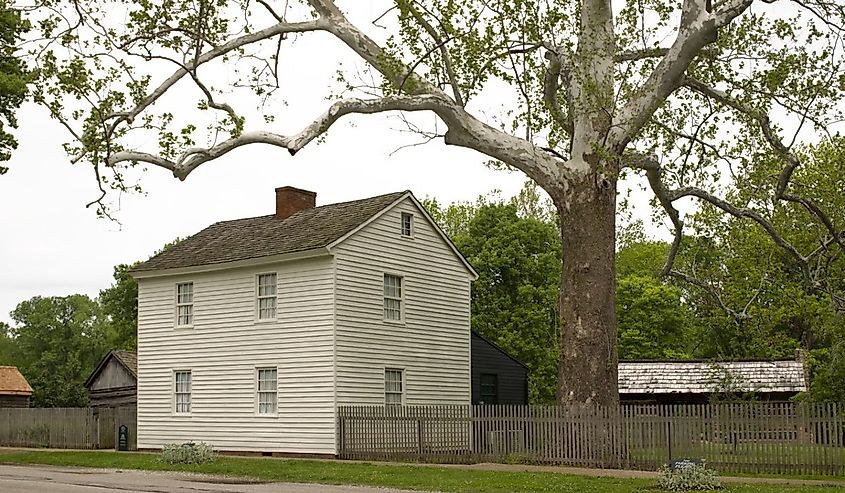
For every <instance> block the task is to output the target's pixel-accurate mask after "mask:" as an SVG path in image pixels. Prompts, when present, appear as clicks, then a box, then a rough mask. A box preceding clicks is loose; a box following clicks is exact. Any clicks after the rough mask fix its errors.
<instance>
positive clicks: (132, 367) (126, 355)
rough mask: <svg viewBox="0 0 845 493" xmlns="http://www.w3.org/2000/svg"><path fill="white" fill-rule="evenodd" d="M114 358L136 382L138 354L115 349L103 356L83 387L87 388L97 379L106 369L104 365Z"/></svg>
mask: <svg viewBox="0 0 845 493" xmlns="http://www.w3.org/2000/svg"><path fill="white" fill-rule="evenodd" d="M112 358H114V360H115V361H117V362H118V363H120V365H121V366H123V367H124V368H126V370H127V371H129V373H131V374H132V376H133V377H135V379H136V380H137V378H138V354H137V353H135V351H124V350H122V349H115V350H112V351H109V354H107V355H105V356H104V357H103V359H101V360H100V362H99V363H97V366H96V367H95V368H94V371H92V372H91V374H90V375H88V378H87V379H86V380H85V383H84V384H83V385H84V386H85V387H88V386H89V385H91V384H92V383H94V380H96V379H97V377H98V376H99V375H100V372H101V371H103V368H105V367H106V364H107V363H108V362H109V360H110V359H112Z"/></svg>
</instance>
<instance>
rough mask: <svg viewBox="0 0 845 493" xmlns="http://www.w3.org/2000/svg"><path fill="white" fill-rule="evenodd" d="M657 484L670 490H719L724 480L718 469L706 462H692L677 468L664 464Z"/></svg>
mask: <svg viewBox="0 0 845 493" xmlns="http://www.w3.org/2000/svg"><path fill="white" fill-rule="evenodd" d="M657 486H658V487H659V488H661V489H664V490H669V491H701V490H718V489H721V488H722V481H721V480H720V479H719V476H718V475H717V474H716V471H714V470H712V469H707V468H706V467H704V464H690V465H687V466H684V467H678V468H676V469H672V468H670V467H669V466H664V467H663V469H661V470H660V474H659V475H658V476H657Z"/></svg>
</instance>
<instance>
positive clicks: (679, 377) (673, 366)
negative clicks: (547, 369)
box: [619, 360, 807, 394]
mask: <svg viewBox="0 0 845 493" xmlns="http://www.w3.org/2000/svg"><path fill="white" fill-rule="evenodd" d="M725 390H730V391H735V392H764V393H768V392H803V391H806V390H807V382H806V381H805V378H804V365H803V363H802V362H801V361H793V360H785V361H725V362H718V363H715V362H706V361H647V362H620V363H619V393H620V394H706V393H711V392H718V391H725Z"/></svg>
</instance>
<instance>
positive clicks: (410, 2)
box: [402, 0, 466, 106]
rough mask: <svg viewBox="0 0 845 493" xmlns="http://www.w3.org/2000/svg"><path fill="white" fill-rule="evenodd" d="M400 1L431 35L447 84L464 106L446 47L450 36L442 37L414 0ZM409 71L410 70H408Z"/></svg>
mask: <svg viewBox="0 0 845 493" xmlns="http://www.w3.org/2000/svg"><path fill="white" fill-rule="evenodd" d="M402 3H403V4H404V7H405V8H407V9H408V12H410V13H411V15H412V16H413V17H414V19H416V21H417V22H418V23H419V24H420V25H421V26H422V27H423V29H425V32H427V33H428V35H429V36H431V39H433V40H434V43H435V47H436V48H437V49H438V50H440V56H441V57H442V58H443V68H444V69H445V71H446V76H447V77H448V78H449V84H450V85H451V86H452V92H453V93H454V97H455V102H457V103H458V104H459V105H460V106H465V105H466V102H464V98H463V96H462V95H461V88H460V86H459V85H458V78H457V76H456V75H455V69H454V67H453V66H452V56H451V55H449V50H448V49H447V48H446V44H447V43H448V42H449V41H450V40H451V38H452V37H451V36H450V37H448V38H445V39H444V38H442V37H441V36H440V34H439V33H438V32H437V30H436V29H434V26H432V25H431V23H430V22H428V21H427V20H426V19H425V17H423V15H422V13H421V12H420V11H419V10H417V8H416V7H415V6H414V0H403V1H402ZM409 73H410V72H409Z"/></svg>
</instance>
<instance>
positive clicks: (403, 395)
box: [384, 367, 406, 407]
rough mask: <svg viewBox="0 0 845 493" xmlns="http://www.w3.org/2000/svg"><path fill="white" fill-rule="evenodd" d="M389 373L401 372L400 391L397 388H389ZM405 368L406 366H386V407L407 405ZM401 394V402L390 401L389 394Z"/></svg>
mask: <svg viewBox="0 0 845 493" xmlns="http://www.w3.org/2000/svg"><path fill="white" fill-rule="evenodd" d="M388 373H398V374H399V391H398V392H397V391H395V390H388V388H387V383H388V380H387V374H388ZM405 388H406V385H405V369H404V368H390V367H385V368H384V406H385V407H396V406H404V405H405ZM396 394H398V395H399V402H398V403H396V402H392V403H390V402H388V399H387V396H388V395H396Z"/></svg>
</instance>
